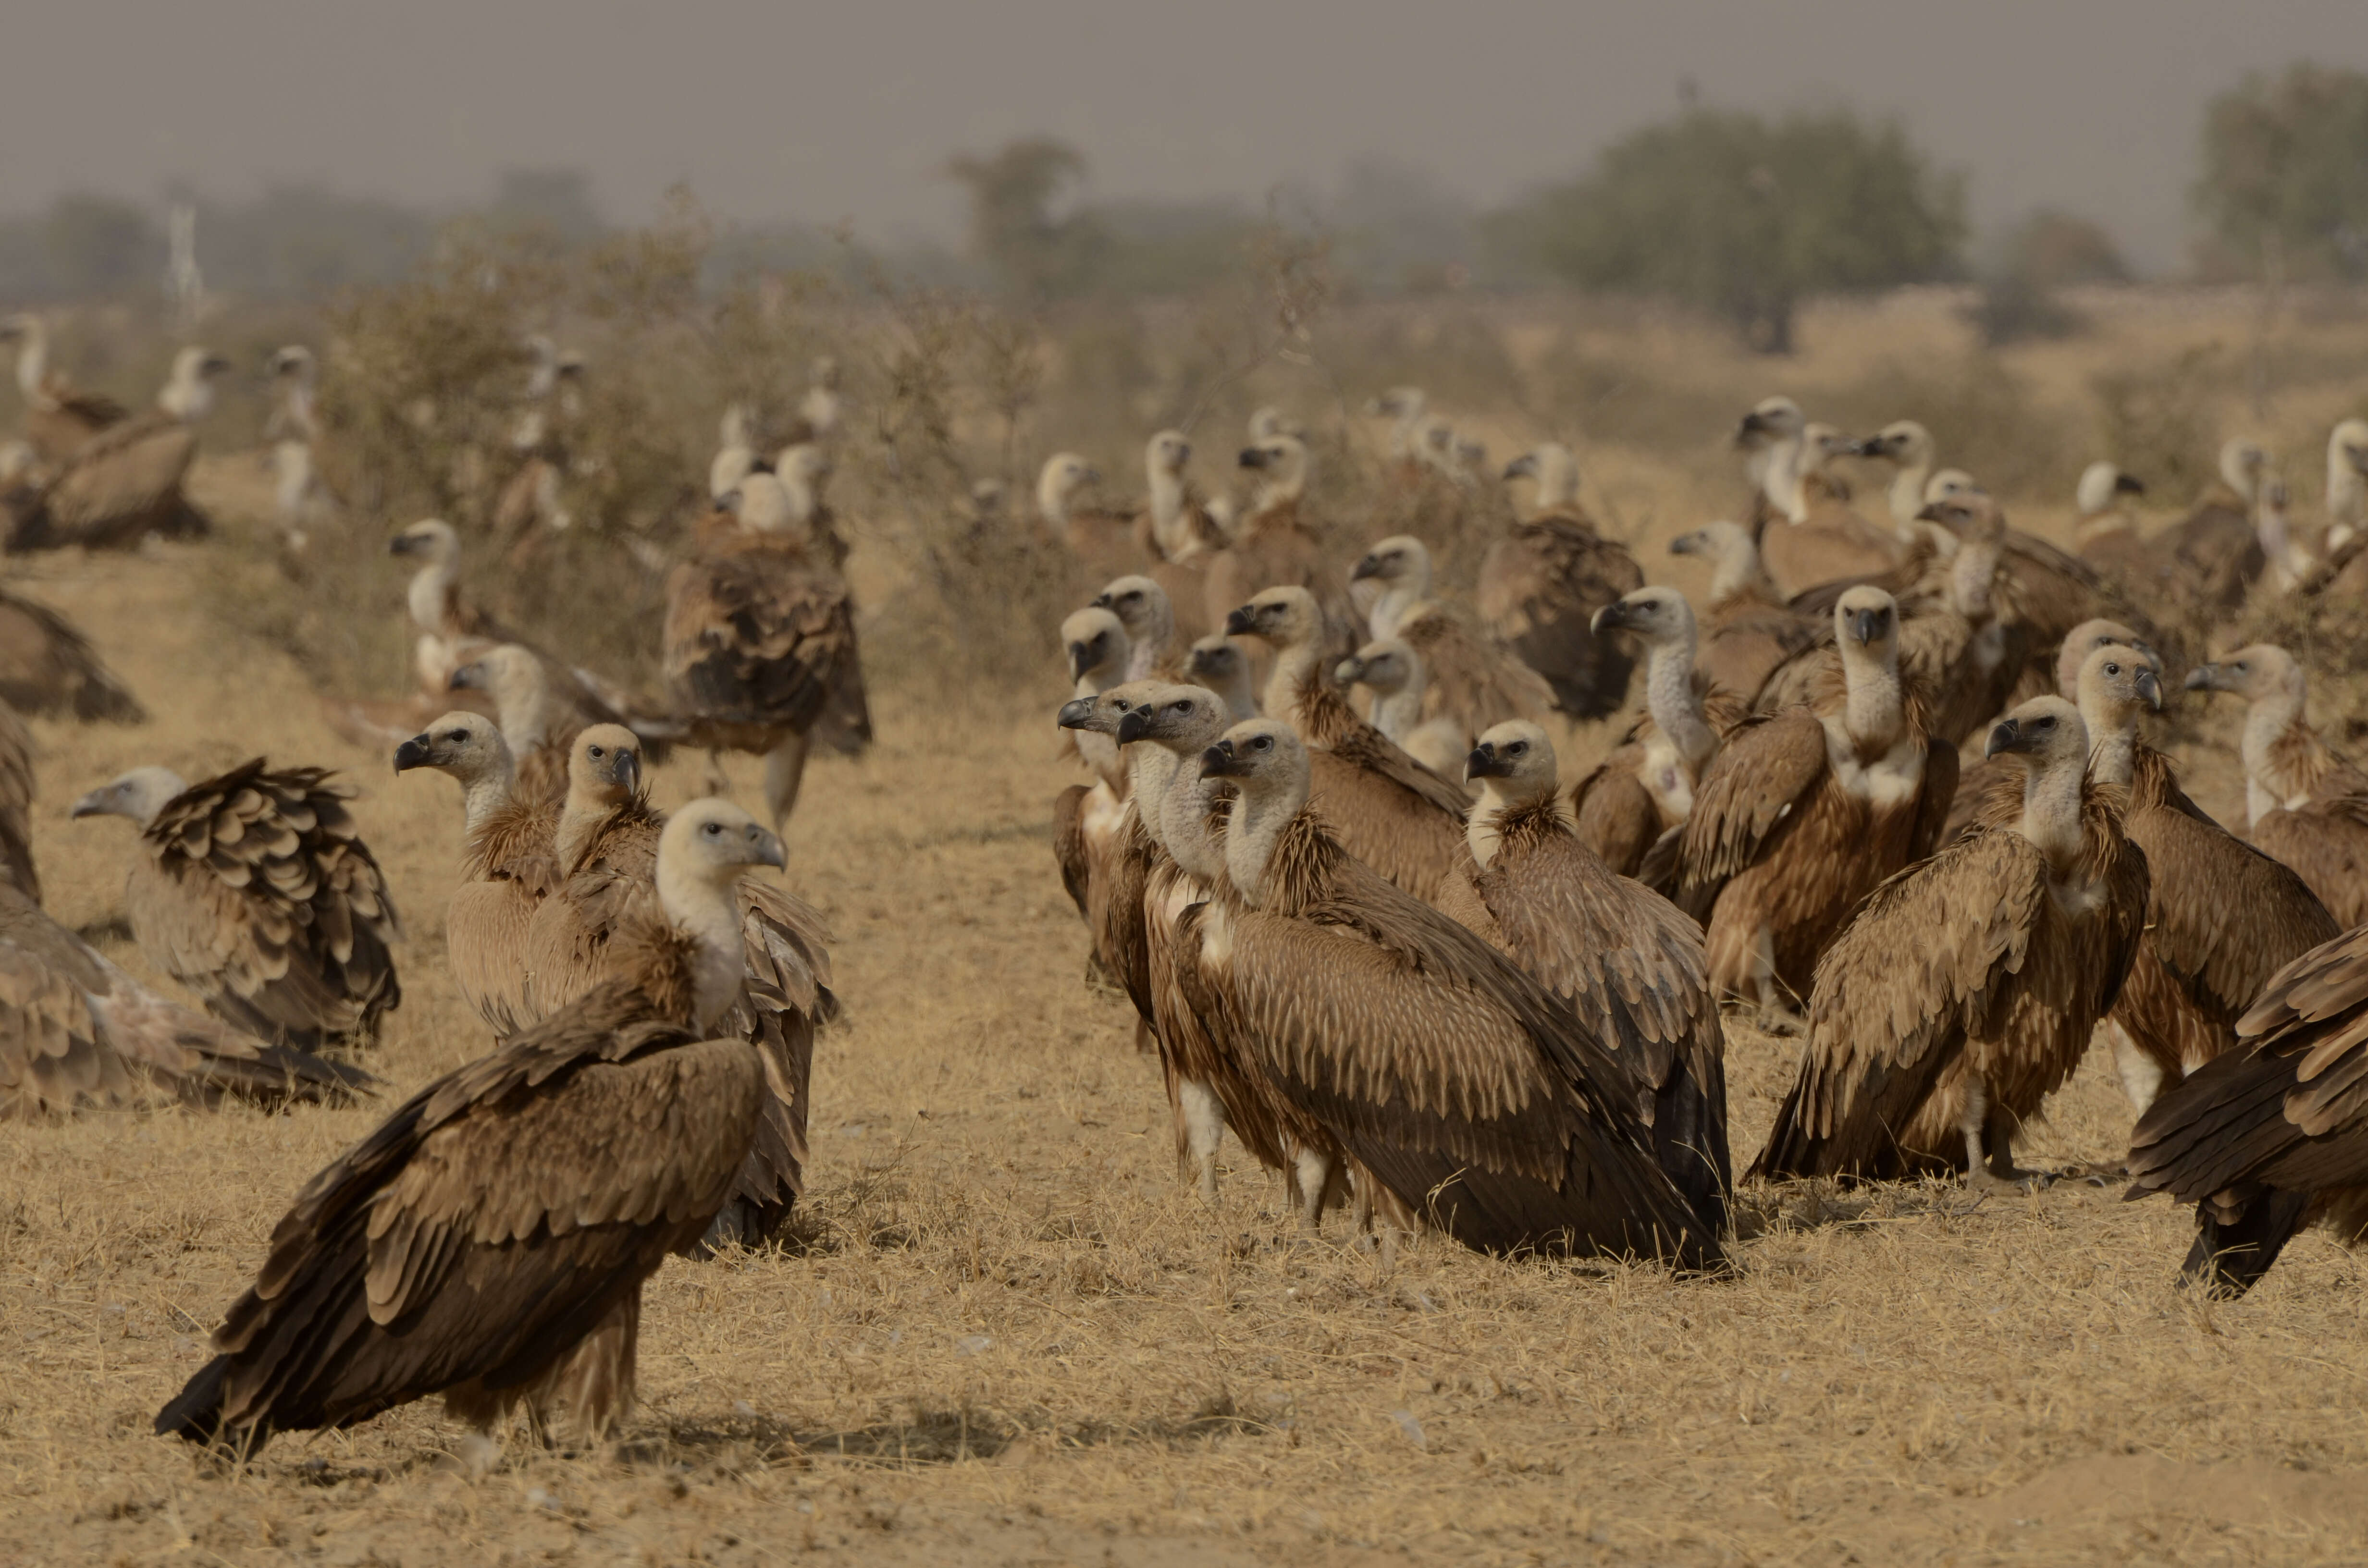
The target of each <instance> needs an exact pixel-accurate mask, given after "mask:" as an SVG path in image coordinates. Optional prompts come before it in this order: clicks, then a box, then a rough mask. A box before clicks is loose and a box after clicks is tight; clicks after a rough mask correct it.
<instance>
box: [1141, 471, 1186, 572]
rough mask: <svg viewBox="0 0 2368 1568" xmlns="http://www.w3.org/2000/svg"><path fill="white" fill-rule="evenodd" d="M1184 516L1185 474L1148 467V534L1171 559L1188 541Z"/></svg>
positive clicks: (1161, 551)
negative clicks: (1149, 477) (1149, 491)
mask: <svg viewBox="0 0 2368 1568" xmlns="http://www.w3.org/2000/svg"><path fill="white" fill-rule="evenodd" d="M1189 536H1190V528H1188V527H1187V525H1186V519H1185V517H1184V476H1183V475H1182V474H1180V473H1176V472H1170V471H1168V470H1167V469H1165V468H1160V467H1156V466H1155V467H1153V469H1152V470H1151V537H1152V540H1153V541H1154V542H1156V544H1157V545H1158V546H1159V553H1160V554H1162V555H1164V556H1166V557H1167V559H1168V560H1170V561H1173V560H1175V559H1176V557H1177V555H1178V553H1179V552H1180V551H1182V550H1183V549H1184V547H1185V545H1186V544H1187V543H1188V542H1189Z"/></svg>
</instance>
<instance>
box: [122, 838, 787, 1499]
mask: <svg viewBox="0 0 2368 1568" xmlns="http://www.w3.org/2000/svg"><path fill="white" fill-rule="evenodd" d="M781 863H782V854H781V842H780V839H779V838H777V837H775V836H774V835H772V834H770V833H768V832H766V831H765V829H763V828H762V827H760V826H758V825H757V824H756V823H755V822H754V821H752V820H750V818H749V817H748V815H747V813H746V812H743V811H741V810H740V809H739V808H738V807H736V806H734V805H732V804H730V803H729V802H727V801H714V800H706V801H696V802H694V803H693V804H692V805H691V806H689V808H687V809H686V810H685V811H684V812H682V813H681V814H680V815H678V816H677V817H676V819H675V820H674V822H673V823H671V824H668V831H667V834H666V839H665V841H664V842H663V844H662V845H661V846H660V849H659V867H658V890H659V896H658V900H657V907H656V908H655V909H654V910H653V911H651V912H650V914H649V915H646V916H645V917H643V919H641V920H638V921H636V922H635V924H634V926H633V929H632V932H631V933H630V935H629V936H628V937H626V938H625V939H624V940H623V941H622V942H620V961H619V963H618V966H617V969H616V971H615V973H614V974H613V975H612V977H611V978H610V979H609V981H608V982H607V983H604V984H602V985H601V986H600V987H599V988H598V989H597V990H595V991H593V992H591V993H589V994H586V996H584V997H583V998H582V999H581V1000H579V1001H578V1002H577V1003H576V1004H575V1006H572V1007H569V1008H567V1009H566V1010H565V1011H564V1012H562V1013H560V1014H558V1015H556V1016H555V1017H552V1018H550V1019H547V1020H546V1021H544V1022H543V1023H542V1024H541V1025H540V1026H538V1027H536V1028H532V1029H529V1030H528V1031H527V1032H526V1033H524V1034H521V1035H519V1036H518V1037H517V1038H516V1039H514V1040H511V1041H510V1042H509V1043H508V1044H507V1045H505V1046H503V1047H502V1048H501V1049H499V1050H497V1051H495V1052H494V1053H493V1054H491V1055H489V1056H485V1057H481V1058H479V1059H478V1060H477V1061H475V1062H471V1063H469V1064H468V1065H467V1066H465V1067H462V1068H461V1069H459V1070H458V1071H456V1072H453V1073H450V1074H446V1075H445V1076H444V1077H442V1078H439V1079H438V1080H437V1081H436V1082H435V1083H433V1084H430V1085H427V1087H426V1088H424V1089H422V1090H420V1091H419V1093H417V1094H416V1095H414V1096H412V1097H411V1098H410V1099H409V1100H408V1101H406V1102H405V1103H404V1106H403V1107H402V1108H400V1109H398V1110H397V1111H395V1113H394V1114H393V1116H391V1117H389V1118H388V1119H386V1120H385V1121H384V1122H383V1123H381V1125H380V1126H379V1128H378V1130H377V1131H374V1132H372V1133H371V1134H370V1136H369V1137H367V1138H365V1139H363V1140H362V1142H360V1143H359V1144H358V1145H356V1146H355V1147H354V1148H353V1149H352V1150H351V1151H349V1152H348V1153H346V1154H344V1155H343V1156H341V1157H340V1158H339V1159H337V1160H336V1162H335V1163H334V1164H332V1165H329V1166H328V1167H327V1168H326V1169H324V1170H323V1171H321V1172H320V1173H319V1174H318V1175H316V1176H313V1179H312V1180H311V1181H310V1182H307V1183H306V1184H305V1186H304V1188H303V1190H302V1192H300V1193H298V1194H297V1197H296V1201H295V1204H294V1205H293V1206H292V1207H291V1208H290V1210H289V1211H288V1212H287V1214H286V1215H285V1216H283V1217H282V1218H281V1220H280V1221H279V1225H278V1226H277V1227H275V1228H274V1230H273V1232H272V1238H271V1248H270V1252H269V1254H268V1256H266V1258H265V1260H264V1263H263V1267H262V1268H261V1270H260V1271H259V1272H258V1274H257V1275H256V1281H255V1284H254V1285H253V1287H251V1288H250V1289H249V1290H247V1291H246V1293H245V1295H243V1296H241V1297H240V1298H239V1299H238V1301H236V1302H234V1303H233V1305H232V1307H231V1309H230V1312H229V1314H228V1316H227V1317H226V1318H225V1320H224V1321H223V1324H222V1327H221V1329H219V1330H218V1331H217V1332H216V1333H215V1335H214V1349H215V1351H216V1352H217V1354H216V1355H215V1358H214V1359H213V1360H212V1361H211V1362H209V1363H208V1364H207V1365H206V1366H205V1367H204V1368H203V1369H200V1370H199V1372H198V1374H197V1375H196V1376H195V1377H193V1378H191V1379H190V1380H189V1383H188V1387H187V1388H185V1389H183V1390H182V1391H181V1392H180V1394H179V1395H178V1397H176V1399H174V1401H173V1402H172V1403H170V1404H167V1405H166V1406H165V1408H164V1410H163V1411H162V1412H160V1413H159V1414H158V1415H157V1417H156V1430H157V1431H158V1432H159V1433H169V1434H173V1435H176V1436H178V1437H186V1438H188V1439H189V1440H190V1441H192V1442H198V1443H205V1444H210V1445H219V1446H221V1447H223V1448H226V1449H231V1450H232V1451H233V1452H236V1453H240V1454H242V1455H246V1454H252V1453H254V1452H255V1451H256V1449H260V1448H261V1447H262V1446H263V1445H264V1444H265V1443H266V1442H268V1440H269V1439H270V1437H271V1436H272V1435H273V1434H274V1433H275V1432H282V1431H302V1430H311V1429H313V1428H319V1427H344V1426H354V1425H356V1424H357V1423H359V1422H362V1421H367V1420H369V1419H370V1417H371V1416H373V1415H378V1414H379V1413H380V1412H381V1411H384V1410H388V1409H391V1408H393V1406H395V1405H398V1404H404V1403H409V1402H410V1401H412V1400H415V1399H421V1398H425V1397H426V1396H427V1395H429V1394H432V1393H441V1394H443V1395H444V1396H445V1409H446V1410H447V1411H448V1412H449V1413H450V1414H451V1415H455V1416H458V1417H460V1418H461V1419H463V1420H466V1421H468V1422H470V1423H471V1424H472V1425H473V1426H477V1427H478V1428H479V1429H480V1430H481V1431H483V1430H486V1429H489V1428H492V1427H495V1426H497V1425H498V1424H500V1423H502V1422H503V1421H504V1420H505V1419H506V1418H507V1415H509V1413H510V1412H511V1411H513V1410H515V1409H516V1408H517V1407H518V1406H519V1405H521V1404H523V1405H525V1406H526V1407H527V1408H528V1410H529V1413H530V1415H532V1416H533V1417H534V1419H535V1420H536V1423H537V1425H538V1426H541V1427H543V1428H544V1429H546V1430H547V1429H549V1428H550V1427H551V1426H552V1425H554V1423H555V1420H556V1418H557V1417H558V1416H559V1415H560V1413H561V1409H562V1407H564V1412H565V1416H566V1418H567V1420H568V1421H569V1422H570V1423H571V1424H572V1425H573V1426H575V1429H576V1430H577V1432H579V1433H580V1434H582V1435H583V1436H584V1437H587V1438H590V1439H593V1440H598V1439H600V1438H602V1437H606V1436H607V1435H608V1434H609V1432H610V1431H612V1430H613V1429H614V1428H615V1426H617V1425H618V1423H620V1422H621V1421H622V1420H624V1419H625V1418H626V1416H627V1415H629V1414H630V1413H631V1411H632V1400H633V1371H634V1359H635V1356H634V1352H635V1341H636V1339H637V1338H638V1336H639V1331H640V1326H641V1295H642V1284H643V1281H644V1280H646V1279H647V1278H649V1277H650V1276H651V1275H652V1274H654V1273H655V1272H656V1271H657V1268H658V1266H659V1264H661V1263H662V1262H664V1261H665V1259H666V1255H667V1254H668V1253H671V1252H677V1251H680V1250H682V1249H684V1248H686V1247H689V1246H690V1245H691V1244H694V1243H696V1242H697V1241H698V1240H699V1238H700V1236H701V1235H702V1234H703V1233H705V1232H706V1231H707V1228H708V1225H709V1223H710V1222H711V1221H712V1220H713V1219H714V1218H715V1215H716V1214H717V1212H718V1211H719V1210H721V1209H722V1208H723V1205H724V1202H725V1200H726V1199H727V1198H729V1197H730V1195H731V1192H732V1188H733V1183H734V1178H735V1176H737V1175H738V1173H739V1170H740V1165H741V1162H742V1161H743V1159H744V1158H745V1157H746V1153H747V1151H748V1148H749V1144H750V1142H751V1140H752V1139H753V1138H754V1137H755V1135H756V1132H757V1123H758V1119H759V1116H760V1114H761V1108H762V1106H763V1103H764V1097H765V1071H764V1066H763V1063H762V1062H760V1061H759V1059H758V1056H757V1052H756V1051H752V1050H751V1049H749V1046H748V1043H747V1041H746V1040H744V1039H741V1038H740V1037H739V1036H738V1035H736V1034H734V1033H732V1032H729V1031H724V1032H721V1033H719V1029H720V1028H722V1025H723V1019H724V1017H725V1015H726V1014H727V1013H729V1012H730V1010H731V1008H732V1006H733V1004H734V1000H735V998H736V997H737V995H738V994H739V990H740V972H741V961H740V927H739V914H738V910H737V909H736V908H735V907H734V900H733V887H734V883H735V882H736V881H737V880H738V878H739V874H740V872H741V871H742V870H743V869H745V868H746V867H749V866H779V865H780V864H781ZM628 955H630V956H628Z"/></svg>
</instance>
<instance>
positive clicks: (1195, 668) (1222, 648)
mask: <svg viewBox="0 0 2368 1568" xmlns="http://www.w3.org/2000/svg"><path fill="white" fill-rule="evenodd" d="M1184 673H1185V674H1186V675H1188V676H1191V677H1192V678H1193V680H1194V681H1196V682H1198V683H1199V684H1200V685H1201V686H1205V687H1209V688H1210V689H1211V690H1212V691H1222V690H1223V689H1224V688H1225V687H1228V686H1230V685H1232V684H1233V683H1234V682H1235V680H1237V679H1247V677H1248V676H1249V673H1250V662H1249V660H1248V659H1247V657H1246V656H1244V654H1243V653H1242V649H1241V644H1240V643H1238V642H1235V641H1234V640H1233V639H1232V638H1230V637H1228V636H1226V635H1225V634H1224V632H1222V631H1212V632H1211V633H1209V635H1208V636H1206V637H1203V638H1201V640H1200V641H1199V642H1195V643H1193V644H1192V646H1191V649H1190V651H1189V652H1188V653H1185V655H1184Z"/></svg>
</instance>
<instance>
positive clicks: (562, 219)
mask: <svg viewBox="0 0 2368 1568" xmlns="http://www.w3.org/2000/svg"><path fill="white" fill-rule="evenodd" d="M487 216H488V217H490V218H491V219H492V220H493V221H494V222H495V226H496V227H501V228H516V227H534V228H540V229H544V230H547V231H549V232H550V233H552V234H553V235H555V236H556V237H558V238H559V239H561V240H564V241H566V242H567V243H569V244H581V243H582V242H584V241H586V240H592V239H598V237H599V236H600V235H601V234H603V233H606V232H607V231H608V227H609V224H608V221H607V220H605V219H604V218H602V217H601V216H600V208H599V204H598V203H597V202H595V201H594V200H593V199H592V182H591V180H590V178H589V177H588V176H586V174H585V173H584V171H583V170H581V169H504V170H503V171H502V174H501V178H500V180H499V181H498V182H497V183H496V184H495V187H494V204H493V207H492V209H491V210H489V212H488V213H487Z"/></svg>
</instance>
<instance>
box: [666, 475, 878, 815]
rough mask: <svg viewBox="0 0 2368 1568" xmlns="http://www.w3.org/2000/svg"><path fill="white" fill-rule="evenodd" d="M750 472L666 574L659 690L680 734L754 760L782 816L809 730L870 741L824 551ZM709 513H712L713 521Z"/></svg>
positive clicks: (849, 743) (842, 594)
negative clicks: (729, 509)
mask: <svg viewBox="0 0 2368 1568" xmlns="http://www.w3.org/2000/svg"><path fill="white" fill-rule="evenodd" d="M768 478H769V476H768V475H764V474H754V475H751V476H750V477H749V479H748V480H747V481H746V482H744V483H743V484H742V486H741V490H740V492H739V494H740V497H741V500H740V509H739V511H738V513H737V514H736V515H735V516H734V517H732V518H731V520H730V521H729V522H728V523H723V522H720V526H719V527H717V528H715V529H713V530H712V532H711V533H710V534H709V537H708V541H707V542H706V543H704V544H703V545H702V547H701V548H700V552H699V554H698V555H697V556H696V557H695V558H694V559H692V560H689V561H686V562H682V563H681V564H679V565H677V567H676V568H675V569H674V572H673V574H671V575H670V576H669V577H668V578H667V579H666V631H665V633H664V649H665V665H666V689H667V693H668V696H669V698H670V699H671V700H672V703H673V707H674V711H675V714H676V716H677V718H678V719H679V720H681V721H682V722H683V724H684V726H685V732H686V734H687V737H688V738H689V740H690V741H691V742H692V743H693V744H699V745H703V746H706V747H708V748H709V749H710V750H715V749H720V748H729V749H732V750H735V751H747V752H756V753H758V754H760V755H762V756H765V758H766V765H765V799H766V804H767V806H768V809H769V810H770V811H771V812H772V816H773V821H774V823H775V824H777V825H778V824H781V823H784V822H787V821H788V820H789V815H790V812H791V810H793V809H794V808H795V806H796V804H797V798H798V790H799V787H800V784H801V782H802V781H803V778H804V774H805V763H806V753H807V749H808V746H809V744H811V740H810V737H812V736H813V735H814V734H815V733H830V734H835V735H843V736H845V737H846V747H847V749H850V750H859V749H860V748H861V747H863V746H866V745H869V744H871V707H870V704H869V702H868V700H867V699H866V698H865V695H864V687H863V662H862V656H861V653H860V651H859V649H858V648H857V645H856V635H855V599H854V596H853V594H852V592H851V591H850V590H849V589H848V585H847V579H846V578H844V577H842V576H840V575H839V574H838V569H837V567H836V566H834V565H832V564H831V563H830V562H829V560H828V559H827V556H826V553H825V552H824V551H821V550H819V549H818V548H817V546H816V544H815V541H814V539H813V537H812V535H811V534H810V533H808V532H806V531H804V530H803V529H802V528H799V527H798V526H797V524H796V521H795V519H793V518H792V517H791V516H790V515H789V513H788V511H787V509H786V506H775V504H774V503H773V501H772V498H771V493H772V491H775V490H778V489H779V486H778V485H772V486H770V487H769V488H768V487H767V486H764V485H760V484H759V483H757V482H758V481H760V480H766V479H768ZM719 521H720V520H719Z"/></svg>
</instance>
